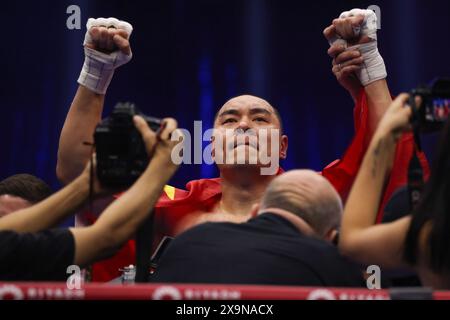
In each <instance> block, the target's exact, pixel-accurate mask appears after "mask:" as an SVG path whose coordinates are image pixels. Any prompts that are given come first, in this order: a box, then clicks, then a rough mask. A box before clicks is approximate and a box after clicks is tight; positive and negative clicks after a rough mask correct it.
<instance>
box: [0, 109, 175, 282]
mask: <svg viewBox="0 0 450 320" xmlns="http://www.w3.org/2000/svg"><path fill="white" fill-rule="evenodd" d="M134 121H135V125H136V128H137V129H138V130H139V132H140V133H141V135H142V138H143V141H144V143H145V146H146V149H147V152H148V154H149V155H152V158H151V161H150V163H149V164H148V166H147V168H146V170H145V171H144V172H143V173H142V175H141V176H140V178H139V179H138V180H137V181H136V182H135V183H134V184H133V186H131V187H130V188H129V189H128V190H127V191H126V192H125V193H124V194H123V195H122V196H121V197H120V198H119V199H118V200H117V201H115V202H114V203H112V204H111V205H110V206H109V207H108V208H106V209H105V211H104V212H103V214H102V215H101V216H100V217H99V218H98V220H97V221H96V222H95V223H94V224H93V225H91V226H89V227H83V228H70V229H61V230H51V231H42V230H46V229H48V228H51V227H53V226H54V225H56V224H57V223H58V222H59V221H61V220H63V219H64V218H66V217H68V216H69V215H71V214H74V213H75V212H76V211H77V209H79V208H80V207H81V206H82V205H83V204H84V203H85V202H86V200H87V198H88V195H89V181H90V180H89V179H90V177H89V173H90V165H88V166H87V167H86V169H85V170H84V172H83V173H82V174H81V175H80V176H79V177H78V178H76V179H75V180H74V181H73V182H72V183H70V184H69V185H67V186H66V187H65V188H64V189H62V190H60V191H59V192H57V193H55V194H54V195H52V196H50V197H49V198H47V199H46V200H44V201H41V202H39V203H38V204H36V205H34V206H31V207H29V208H26V209H22V210H19V211H17V212H15V213H14V214H10V215H6V216H4V217H2V218H0V280H65V279H67V278H68V276H69V274H67V273H66V271H67V267H68V266H70V265H78V266H79V267H80V268H83V267H84V266H86V265H89V264H90V263H92V262H94V261H97V260H100V259H103V258H106V257H108V256H110V255H112V254H113V253H115V251H116V250H118V249H119V248H120V247H121V246H122V245H123V244H124V243H125V241H127V240H128V239H129V238H131V237H132V236H133V234H134V233H135V232H136V230H137V229H138V227H139V226H140V225H141V224H142V223H143V222H144V220H145V219H146V218H147V217H148V215H149V213H150V212H151V211H152V208H153V206H154V204H155V203H156V201H157V200H158V198H159V195H160V194H161V192H162V190H163V187H164V185H165V184H166V183H167V181H168V180H169V179H170V177H171V176H172V175H173V174H174V173H175V170H176V168H177V166H176V165H175V164H174V163H173V162H172V160H171V153H172V149H173V147H174V146H175V144H176V143H177V142H176V141H171V140H170V135H171V133H172V132H173V131H174V130H175V129H176V121H174V120H173V119H165V123H166V124H165V127H162V128H163V129H162V130H161V131H160V132H159V133H158V136H157V134H156V133H155V132H153V131H151V129H150V128H149V127H148V125H147V122H146V121H145V120H144V119H143V118H142V117H135V118H134ZM94 189H95V190H94V192H95V193H101V189H100V188H99V185H98V182H97V181H95V183H94Z"/></svg>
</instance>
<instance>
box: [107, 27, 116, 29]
mask: <svg viewBox="0 0 450 320" xmlns="http://www.w3.org/2000/svg"><path fill="white" fill-rule="evenodd" d="M108 29H116V27H114V26H109V27H108Z"/></svg>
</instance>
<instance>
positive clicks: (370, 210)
mask: <svg viewBox="0 0 450 320" xmlns="http://www.w3.org/2000/svg"><path fill="white" fill-rule="evenodd" d="M407 99H408V95H406V94H403V95H400V96H399V97H398V98H397V99H396V100H395V101H394V103H393V104H392V106H391V107H390V108H389V109H388V111H387V112H386V114H385V116H384V118H383V119H382V121H381V123H380V125H379V127H378V129H377V131H376V133H375V134H374V137H373V140H372V141H371V143H370V146H369V148H368V150H367V152H366V155H365V157H364V160H363V162H362V165H361V168H360V171H359V173H358V175H357V177H356V180H355V183H354V184H353V187H352V190H351V192H350V195H349V198H348V200H347V203H346V205H345V210H344V216H343V221H342V225H341V233H340V239H339V248H340V250H341V251H342V252H343V253H344V254H346V255H348V256H350V257H352V258H353V259H356V260H358V261H359V262H362V263H367V264H378V265H382V266H384V267H399V266H402V265H403V264H404V262H403V259H402V257H403V244H404V241H405V237H406V233H407V230H408V228H409V224H410V218H409V217H406V218H403V219H400V220H397V221H395V222H392V223H388V224H382V225H375V223H376V216H377V212H378V208H379V203H380V199H381V196H382V190H383V186H384V184H385V182H386V179H387V177H388V173H389V171H390V169H391V168H392V165H393V161H394V155H395V148H396V144H397V140H398V139H399V137H400V135H401V133H402V132H403V131H404V130H406V129H407V128H408V123H409V118H410V116H411V109H410V108H407V107H404V106H405V103H406V101H407Z"/></svg>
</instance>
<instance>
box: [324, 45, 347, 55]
mask: <svg viewBox="0 0 450 320" xmlns="http://www.w3.org/2000/svg"><path fill="white" fill-rule="evenodd" d="M345 49H347V48H346V47H345V46H344V45H342V44H334V45H332V46H331V47H330V48H329V49H328V55H329V56H330V57H332V58H334V57H336V56H338V55H339V54H341V53H342V52H344V51H345Z"/></svg>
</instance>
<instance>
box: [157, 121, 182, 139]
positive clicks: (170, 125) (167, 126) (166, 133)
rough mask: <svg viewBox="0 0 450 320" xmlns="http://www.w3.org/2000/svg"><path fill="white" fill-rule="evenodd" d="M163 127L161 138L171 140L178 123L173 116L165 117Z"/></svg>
mask: <svg viewBox="0 0 450 320" xmlns="http://www.w3.org/2000/svg"><path fill="white" fill-rule="evenodd" d="M163 124H164V126H163V129H162V130H161V132H160V134H159V137H160V139H161V140H169V139H170V135H171V133H172V132H173V131H174V130H175V129H176V128H177V127H178V123H177V121H176V120H175V119H173V118H165V119H163Z"/></svg>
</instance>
